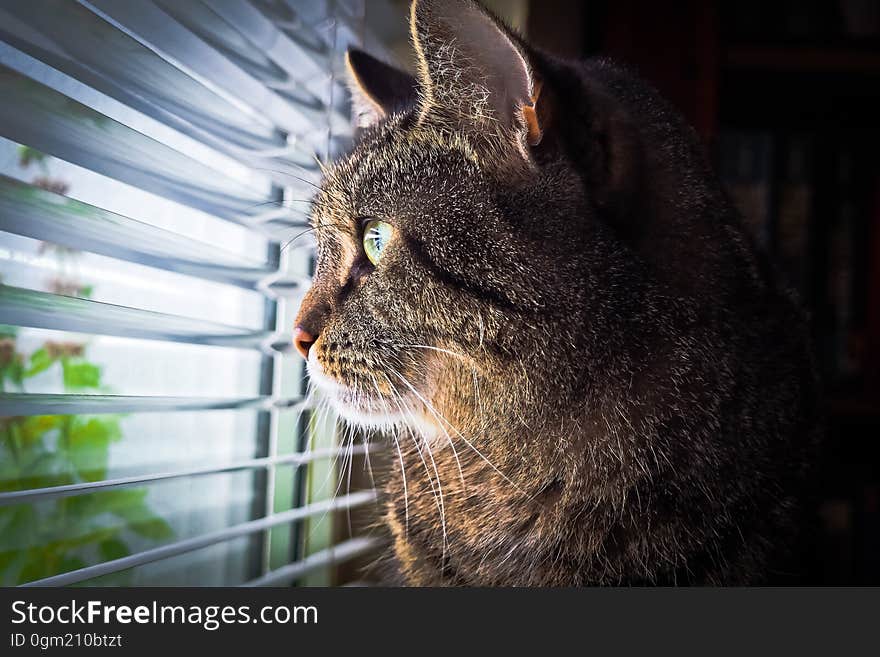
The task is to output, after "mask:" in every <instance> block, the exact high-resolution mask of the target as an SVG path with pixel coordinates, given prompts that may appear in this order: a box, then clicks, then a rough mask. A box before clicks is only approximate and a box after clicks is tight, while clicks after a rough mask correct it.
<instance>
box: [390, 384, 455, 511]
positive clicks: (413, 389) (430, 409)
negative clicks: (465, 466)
mask: <svg viewBox="0 0 880 657" xmlns="http://www.w3.org/2000/svg"><path fill="white" fill-rule="evenodd" d="M393 373H394V375H395V376H397V378H399V379H400V380H401V382H403V384H404V385H405V386H406V387H407V388H409V390H410V392H412V393H413V394H414V395H415V396H416V397H417V398H418V399H419V400H420V401H421V402H422V403H423V404H424V405H425V408H427V409H428V412H430V413H431V414H432V415H433V416H434V417H435V418H436V419H437V420H438V421H441V420H440V417H439V414H438V413H437V411H436V409H435V408H434V407H433V405H432V404H429V403H428V402H427V401H426V400H425V399H424V398H423V397H422V396H421V395H420V394H419V393H418V391H417V390H416V389H415V388H414V387H413V386H412V384H410V382H409V381H407V380H406V378H405V377H404V376H403V375H402V374H400V373H399V372H397V371H393ZM440 430H441V431H442V432H443V433H444V434H445V435H446V439H447V440H448V441H449V446H450V447H451V448H452V454H453V456H454V457H455V463H456V464H457V465H458V476H459V477H460V478H461V487H462V494H464V492H465V490H466V489H467V485H466V484H465V482H464V472H463V471H462V469H461V461H460V460H459V458H458V451H457V450H456V449H455V443H454V442H453V440H452V436H450V435H449V432H448V431H447V430H446V428H445V427H443V425H442V424H441V425H440Z"/></svg>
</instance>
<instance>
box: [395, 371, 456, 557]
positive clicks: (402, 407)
mask: <svg viewBox="0 0 880 657" xmlns="http://www.w3.org/2000/svg"><path fill="white" fill-rule="evenodd" d="M385 378H386V379H388V383H389V386H390V389H391V391H392V394H391V398H392V399H393V400H394V403H395V404H396V405H397V407H398V408H399V409H400V413H401V415H402V416H403V417H409V418H410V420H411V421H412V425H413V426H408V425H407V424H404V425H403V428H404V430H406V431H407V432H408V433H409V434H410V436H411V438H412V442H413V445H415V448H416V452H417V453H418V455H419V459H421V461H422V465H423V466H424V467H425V473H426V474H427V476H428V484H429V485H430V486H431V493H432V495H433V496H434V503H435V504H436V506H437V511H438V512H439V514H440V522H441V528H442V532H443V541H444V544H445V542H446V513H445V509H444V507H443V503H442V501H441V498H438V495H437V489H438V486H439V481H438V486H435V485H434V480H433V479H432V478H431V470H430V468H428V462H427V461H425V457H424V455H423V454H422V448H421V446H420V445H419V443H420V442H421V440H420V438H423V436H420V435H419V436H415V435H413V433H412V432H414V431H416V429H415V426H417V423H416V422H415V420H414V419H413V418H412V416H411V414H409V413H407V411H406V408H405V403H404V402H403V400H402V399H401V398H400V395H399V394H397V393H396V392H395V391H394V386H393V384H392V383H391V379H390V378H389V377H388V375H387V374H385Z"/></svg>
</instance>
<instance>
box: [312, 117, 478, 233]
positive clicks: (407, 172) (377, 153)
mask: <svg viewBox="0 0 880 657" xmlns="http://www.w3.org/2000/svg"><path fill="white" fill-rule="evenodd" d="M480 176H481V171H480V166H479V160H478V158H477V157H476V155H475V151H474V149H473V148H472V146H471V144H469V143H468V142H467V140H466V139H465V138H464V137H463V136H460V135H456V134H455V133H450V132H448V131H442V130H437V129H434V128H432V127H430V126H421V125H417V124H413V122H412V120H411V117H408V116H406V115H399V116H392V117H390V118H389V119H388V120H387V121H385V122H383V123H382V124H380V125H378V126H376V127H375V128H372V129H370V130H368V131H367V132H366V133H365V134H364V135H363V136H362V138H361V140H360V141H359V143H358V145H357V146H356V147H355V148H354V149H353V150H352V151H351V152H350V153H349V154H348V155H346V156H345V157H343V158H341V159H340V160H338V161H337V162H336V163H334V164H333V165H332V166H331V167H330V168H329V169H328V171H327V174H326V175H325V178H324V180H323V183H322V185H321V192H320V193H319V194H318V197H317V198H316V203H315V208H316V214H329V215H335V216H339V215H346V214H347V215H359V216H364V215H373V214H382V211H383V210H384V209H386V208H385V207H384V206H385V205H386V204H389V203H401V202H404V201H405V202H406V203H408V204H410V205H411V206H412V205H417V204H418V202H419V200H420V199H421V200H428V199H429V198H431V197H434V196H436V195H437V194H438V193H440V192H443V191H445V192H448V193H452V192H454V191H455V188H456V187H457V186H458V185H459V184H461V183H463V182H468V183H473V181H474V180H475V179H477V178H479V177H480Z"/></svg>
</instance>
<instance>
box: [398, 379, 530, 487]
mask: <svg viewBox="0 0 880 657" xmlns="http://www.w3.org/2000/svg"><path fill="white" fill-rule="evenodd" d="M413 393H414V394H415V395H416V396H417V397H418V398H419V400H420V401H421V402H422V403H423V404H425V407H426V408H428V409H433V406H432V405H431V404H430V402H428V401H427V400H425V399H424V397H422V396H421V395H420V394H419V393H418V392H416V391H415V390H414V389H413ZM434 413H436V410H435V411H434ZM435 417H437V418H438V419H439V420H440V421H441V422H444V423H445V424H446V425H448V426H449V428H450V429H452V430H453V431H454V432H455V433H456V434H457V435H458V437H459V438H461V439H462V440H463V441H464V443H465V445H467V446H468V447H470V448H471V449H472V450H473V451H474V453H475V454H477V456H479V457H480V458H481V459H483V460H484V461H485V462H486V463H487V464H488V465H489V467H491V468H492V469H493V470H495V472H497V473H498V474H499V475H501V477H502V478H503V479H504V480H505V481H506V482H507V483H509V484H510V485H511V486H513V487H514V488H515V489H516V490H517V491H519V492H520V493H522V494H523V495H525V496H526V497H528V498H529V499H534V496H533V495H531V494H530V493H528V492H526V491H524V490H523V489H522V488H520V487H519V486H518V485H517V484H516V482H515V481H513V480H512V479H511V478H510V477H508V476H507V475H506V474H504V473H503V472H502V471H501V470H499V469H498V467H497V466H496V465H495V464H494V463H492V461H490V460H489V459H488V458H486V456H485V455H484V454H483V453H482V452H481V451H480V450H478V449H477V448H476V447H475V446H474V445H473V444H472V443H471V442H470V441H469V440H468V439H467V438H466V437H465V436H464V434H463V433H461V431H459V430H458V428H457V427H455V426H453V425H452V424H451V423H450V422H449V420H447V419H446V418H444V417H443V416H442V415H439V414H437V415H435Z"/></svg>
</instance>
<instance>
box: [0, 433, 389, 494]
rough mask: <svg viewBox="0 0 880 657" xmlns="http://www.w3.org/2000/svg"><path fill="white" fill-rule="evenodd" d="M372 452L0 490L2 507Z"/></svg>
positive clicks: (329, 451) (333, 452)
mask: <svg viewBox="0 0 880 657" xmlns="http://www.w3.org/2000/svg"><path fill="white" fill-rule="evenodd" d="M367 451H372V449H371V448H368V447H367V446H366V445H353V446H352V447H332V448H326V449H316V450H314V451H312V452H302V453H296V454H284V455H282V456H273V457H264V458H256V459H248V460H246V461H239V462H237V463H229V464H227V465H218V466H209V467H202V468H188V469H184V470H177V471H172V472H156V473H152V474H143V475H134V476H131V477H115V478H110V479H103V480H101V481H89V482H82V483H77V484H65V485H63V486H49V487H45V488H33V489H28V490H16V491H9V492H5V493H0V506H8V505H10V504H22V503H33V502H40V501H44V500H54V499H59V498H62V497H71V496H73V495H84V494H88V493H91V492H95V491H104V490H112V489H116V488H126V487H128V486H135V485H139V484H148V483H152V482H156V481H167V480H169V479H181V478H185V477H201V476H205V475H213V474H222V473H226V472H237V471H240V470H256V469H259V468H269V467H273V466H279V465H295V466H297V467H299V466H301V465H304V464H306V463H311V462H312V461H318V460H320V459H325V458H330V457H335V456H339V455H343V456H346V457H350V456H351V455H352V454H365V453H366V452H367Z"/></svg>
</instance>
